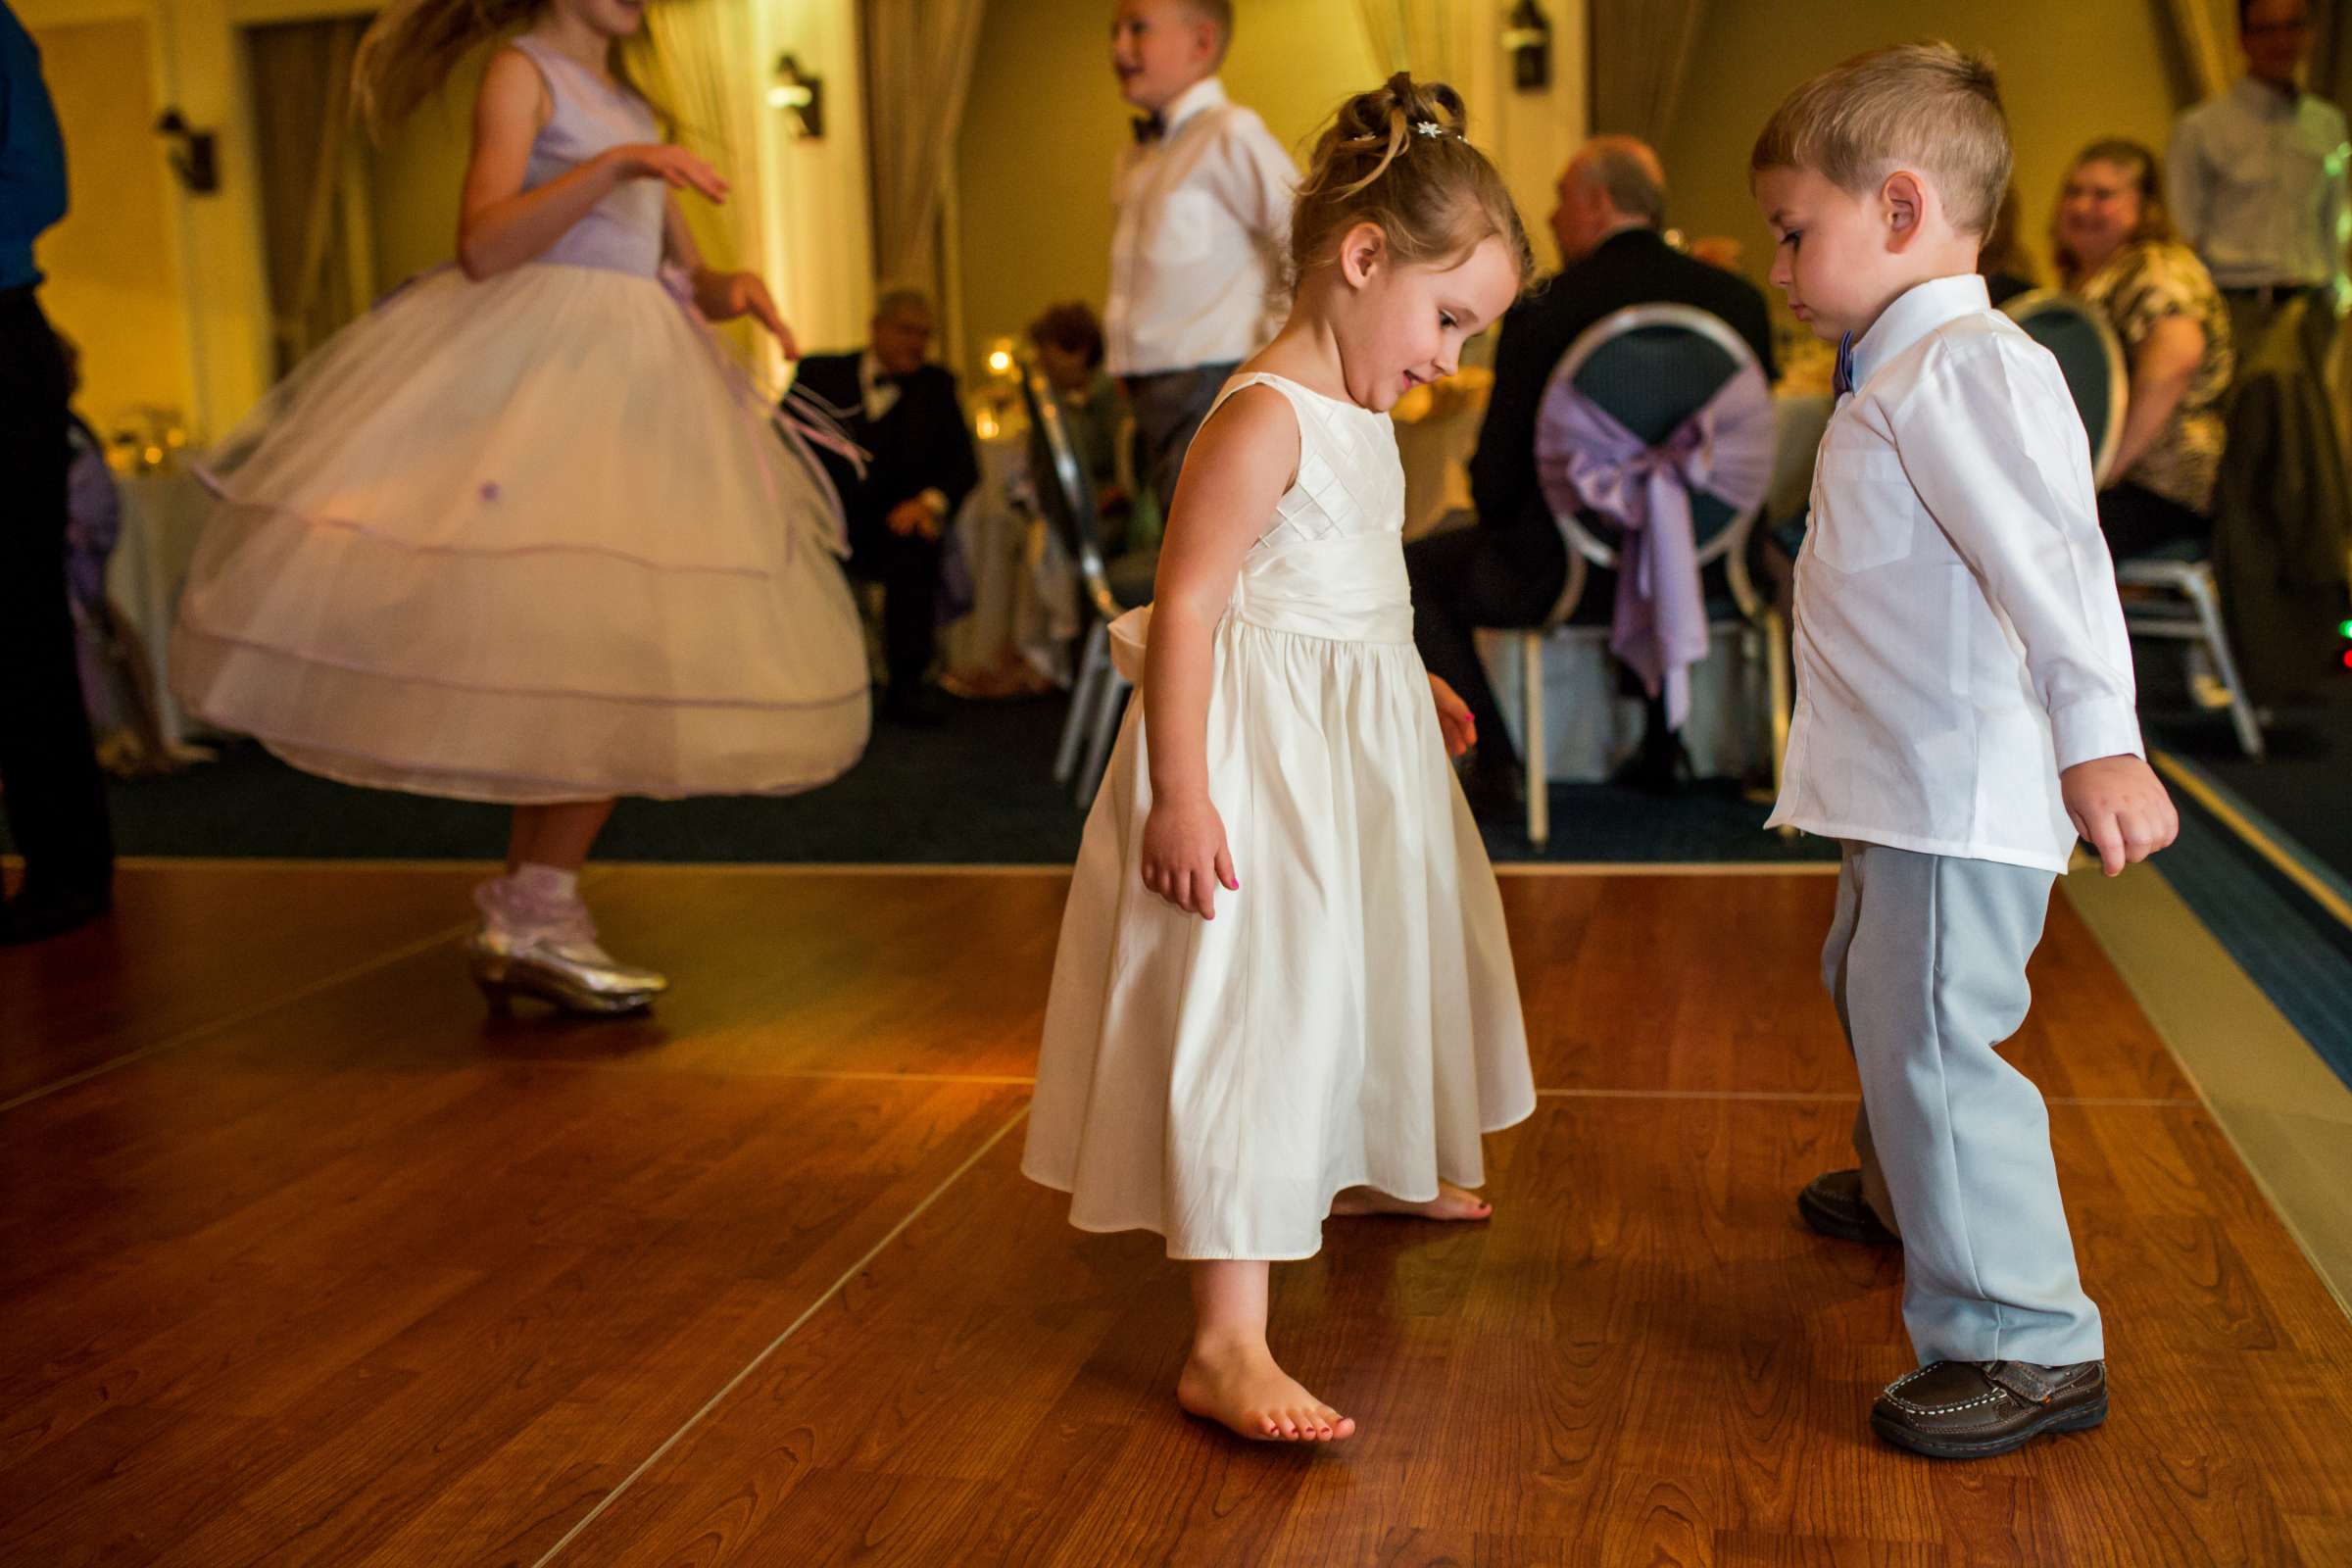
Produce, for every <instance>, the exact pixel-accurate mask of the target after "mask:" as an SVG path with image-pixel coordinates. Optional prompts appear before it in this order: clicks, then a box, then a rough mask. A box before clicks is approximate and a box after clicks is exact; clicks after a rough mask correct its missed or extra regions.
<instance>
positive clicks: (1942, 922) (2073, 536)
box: [1749, 44, 2179, 1458]
mask: <svg viewBox="0 0 2352 1568" xmlns="http://www.w3.org/2000/svg"><path fill="white" fill-rule="evenodd" d="M2009 167H2010V151H2009V134H2008V127H2007V124H2006V123H2005V121H2004V119H2003V117H2002V113H2001V106H2000V98H1999V95H1998V92H1997V90H1996V88H1995V84H1994V81H1993V76H1992V72H1991V70H1990V69H1989V68H1988V67H1987V66H1986V65H1985V64H1984V63H1983V62H1982V61H1978V60H1973V59H1970V58H1967V57H1965V56H1963V55H1961V54H1960V53H1959V52H1958V51H1956V50H1954V49H1952V48H1950V47H1949V46H1948V45H1943V44H1919V45H1911V46H1906V47H1903V48H1897V49H1887V50H1882V51H1879V52H1878V53H1875V54H1869V55H1864V56H1861V57H1859V58H1857V59H1854V60H1850V61H1847V62H1846V63H1845V64H1843V65H1841V66H1838V67H1837V68H1835V69H1833V70H1831V71H1829V72H1826V73H1823V74H1822V75H1820V76H1817V77H1815V78H1814V79H1813V80H1811V81H1809V82H1807V83H1805V84H1804V85H1803V86H1801V87H1799V88H1798V89H1797V90H1796V91H1795V92H1793V93H1791V94H1790V95H1789V98H1788V99H1787V100H1786V101H1785V102H1784V103H1783V104H1782V105H1781V107H1780V109H1779V110H1778V111H1776V112H1775V113H1774V115H1773V117H1772V119H1771V121H1770V122H1769V123H1767V124H1766V125H1765V127H1764V131H1763V134H1762V135H1761V136H1759V137H1758V138H1757V140H1756V147H1755V151H1754V154H1753V155H1752V157H1751V159H1750V162H1749V178H1750V185H1751V189H1752V190H1753V192H1754V194H1755V198H1756V204H1757V206H1758V207H1759V208H1761V209H1762V210H1763V212H1764V214H1765V217H1766V219H1767V221H1769V222H1770V223H1771V225H1772V229H1773V233H1774V236H1775V238H1776V240H1777V241H1778V248H1777V249H1776V251H1775V252H1774V259H1773V267H1772V280H1773V282H1774V283H1775V284H1777V285H1778V286H1779V287H1780V288H1782V289H1783V290H1784V291H1786V293H1787V294H1788V296H1789V304H1790V306H1791V307H1792V308H1793V309H1794V311H1795V313H1796V316H1797V319H1799V320H1802V321H1805V322H1807V323H1808V324H1809V325H1810V326H1811V327H1812V328H1813V330H1814V331H1815V332H1816V333H1818V334H1820V335H1821V336H1822V337H1824V338H1830V339H1838V340H1840V346H1839V352H1838V408H1837V412H1836V413H1835V415H1833V416H1832V417H1831V420H1830V425H1829V429H1828V432H1827V433H1826V434H1825V435H1824V437H1823V439H1822V445H1821V456H1820V459H1819V461H1818V463H1817V465H1816V467H1815V470H1814V482H1813V510H1812V523H1811V529H1810V532H1809V534H1808V536H1807V538H1806V541H1805V546H1804V549H1803V551H1802V553H1801V554H1800V556H1799V558H1798V561H1797V567H1796V619H1795V645H1796V662H1797V699H1796V713H1795V720H1794V723H1793V725H1792V727H1791V728H1790V731H1789V753H1788V762H1787V768H1786V777H1785V783H1784V787H1783V789H1782V792H1781V800H1780V806H1779V809H1777V810H1776V811H1775V812H1774V813H1773V817H1772V821H1773V823H1774V824H1775V825H1779V824H1783V823H1786V824H1789V825H1791V826H1794V827H1799V828H1803V829H1805V830H1807V831H1809V832H1814V833H1819V834H1822V835H1825V836H1827V837H1832V838H1836V839H1838V840H1839V841H1841V844H1842V846H1843V864H1842V867H1841V871H1840V875H1839V878H1838V912H1837V915H1836V918H1835V920H1834V921H1833V923H1832V926H1831V931H1830V939H1829V944H1828V947H1827V949H1826V951H1825V952H1824V954H1823V976H1824V979H1825V981H1826V983H1827V984H1828V986H1829V989H1830V992H1831V995H1832V997H1833V998H1834V999H1835V1001H1836V1002H1837V1005H1838V1017H1839V1019H1840V1021H1841V1022H1842V1023H1843V1024H1844V1026H1845V1030H1846V1036H1847V1039H1848V1042H1849V1044H1850V1045H1851V1046H1852V1049H1853V1053H1854V1059H1855V1064H1856V1066H1857V1067H1858V1068H1859V1070H1860V1073H1861V1078H1862V1112H1861V1114H1860V1115H1859V1116H1858V1117H1857V1118H1856V1121H1855V1124H1854V1145H1855V1149H1856V1152H1858V1153H1859V1154H1860V1156H1861V1168H1860V1170H1858V1171H1838V1172H1833V1173H1831V1174H1829V1175H1827V1176H1824V1177H1822V1178H1820V1179H1819V1180H1817V1181H1815V1182H1814V1183H1813V1184H1812V1185H1811V1186H1810V1187H1808V1188H1807V1189H1806V1190H1805V1193H1804V1196H1803V1197H1802V1198H1801V1199H1800V1200H1799V1203H1798V1206H1799V1208H1800V1210H1801V1211H1802V1212H1803V1214H1804V1217H1805V1219H1806V1220H1807V1222H1808V1223H1810V1224H1812V1225H1813V1227H1814V1228H1815V1229H1816V1230H1820V1231H1823V1232H1825V1233H1827V1234H1830V1235H1834V1236H1841V1237H1845V1238H1847V1239H1851V1240H1866V1241H1885V1242H1892V1241H1894V1240H1896V1239H1897V1236H1898V1235H1899V1239H1900V1241H1901V1245H1902V1248H1903V1267H1904V1290H1903V1320H1904V1324H1905V1326H1906V1327H1907V1328H1908V1329H1909V1331H1910V1334H1911V1340H1912V1346H1913V1348H1914V1349H1915V1350H1916V1351H1917V1352H1918V1357H1919V1370H1917V1371H1915V1372H1913V1373H1911V1374H1910V1375H1909V1376H1907V1377H1905V1378H1903V1379H1902V1380H1901V1381H1899V1382H1897V1383H1895V1384H1894V1385H1893V1386H1891V1387H1890V1388H1888V1389H1887V1391H1886V1392H1885V1393H1884V1394H1882V1395H1881V1396H1880V1397H1879V1398H1878V1400H1877V1402H1876V1403H1875V1404H1874V1405H1873V1406H1872V1409H1871V1425H1872V1427H1873V1428H1874V1429H1875V1430H1876V1431H1877V1432H1878V1433H1879V1434H1880V1436H1881V1437H1883V1438H1885V1439H1886V1440H1887V1441H1888V1442H1890V1443H1894V1444H1896V1445H1899V1446H1903V1447H1906V1448H1910V1449H1912V1450H1914V1451H1917V1452H1921V1453H1927V1454H1932V1455H1936V1456H1937V1457H1943V1458H1974V1457H1979V1456H1983V1455H1988V1454H1995V1453H2006V1452H2008V1451H2010V1450H2011V1449H2014V1448H2017V1447H2020V1446H2024V1445H2025V1444H2027V1443H2029V1442H2032V1441H2033V1440H2034V1438H2035V1437H2038V1436H2039V1435H2041V1434H2042V1433H2045V1432H2056V1431H2071V1430H2076V1429H2080V1428H2083V1427H2089V1426H2095V1425H2097V1424H2098V1423H2099V1422H2101V1421H2103V1420H2105V1419H2106V1416H2107V1378H2106V1367H2105V1363H2104V1361H2103V1359H2102V1357H2103V1356H2104V1354H2105V1348H2104V1343H2103V1341H2102V1338H2101V1333H2100V1325H2099V1313H2098V1308H2097V1307H2096V1306H2094V1305H2092V1304H2091V1302H2090V1299H2088V1298H2087V1297H2085V1296H2084V1295H2083V1294H2082V1284H2081V1282H2080V1280H2079V1279H2078V1277H2077V1274H2076V1269H2075V1255H2074V1245H2073V1242H2072V1240H2071V1239H2070V1237H2069V1236H2068V1233H2067V1225H2066V1212H2065V1209H2064V1207H2063V1206H2062V1205H2061V1203H2060V1201H2059V1196H2058V1174H2057V1168H2056V1165H2055V1162H2054V1161H2053V1159H2052V1157H2051V1153H2050V1139H2049V1119H2048V1112H2047V1110H2046V1108H2045V1107H2044V1105H2043V1103H2042V1100H2041V1096H2040V1094H2039V1093H2038V1092H2037V1091H2036V1090H2035V1089H2034V1085H2033V1084H2032V1083H2031V1082H2029V1081H2028V1080H2027V1079H2026V1077H2025V1076H2024V1075H2023V1074H2022V1073H2020V1072H2018V1071H2017V1069H2015V1068H2014V1067H2012V1066H2010V1065H2009V1064H2008V1063H2007V1062H2005V1061H2003V1060H2002V1059H2001V1057H2000V1056H1999V1055H1998V1054H1995V1052H1994V1049H1993V1048H1994V1047H1995V1046H1996V1045H1998V1044H1999V1043H2000V1042H2002V1041H2003V1040H2006V1039H2007V1038H2008V1037H2009V1036H2010V1035H2012V1034H2014V1033H2015V1032H2016V1030H2017V1027H2018V1026H2019V1024H2021V1023H2022V1022H2024V1020H2025V1016H2026V1009H2027V1005H2028V1003H2029V1001H2030V996H2029V992H2028V989H2027V985H2026V960H2027V958H2028V957H2029V956H2031V955H2032V953H2033V951H2034V945H2035V944H2036V943H2037V942H2039V941H2040V938H2041V928H2042V920H2043V916H2044V914H2045V913H2046V911H2047V907H2048V904H2049V895H2050V888H2051V885H2052V883H2053V881H2054V879H2055V878H2056V876H2057V875H2058V874H2059V873H2060V872H2063V871H2064V870H2065V869H2066V864H2067V860H2068V858H2069V856H2070V855H2071V854H2072V852H2073V849H2074V844H2075V839H2076V836H2077V835H2078V834H2080V835H2081V836H2082V838H2084V839H2087V840H2089V841H2090V843H2091V844H2092V845H2094V846H2095V847H2096V848H2097V850H2098V852H2099V856H2100V858H2101V860H2102V861H2103V862H2104V864H2105V868H2106V871H2107V874H2108V875H2110V876H2113V875H2115V874H2116V873H2117V872H2119V871H2121V870H2122V869H2123V868H2124V866H2125V865H2126V863H2128V862H2130V861H2133V860H2138V859H2142V858H2146V857H2147V856H2149V855H2151V854H2153V853H2154V852H2155V851H2157V850H2159V849H2162V848H2163V847H2164V846H2165V845H2167V844H2170V843H2171V842H2172V840H2173V835H2174V833H2175V832H2176V831H2177V830H2178V827H2179V820H2178V818H2177V817H2176V816H2175V814H2174V811H2173V807H2172V803H2171V801H2170V800H2169V799H2168V798H2167V797H2166V795H2165V792H2164V788H2163V786H2162V785H2161V784H2159V783H2158V782H2157V780H2156V776H2155V774H2154V773H2153V772H2151V771H2150V770H2149V768H2148V765H2147V763H2146V761H2145V760H2143V758H2144V753H2143V752H2142V749H2141V745H2140V738H2139V723H2138V719H2137V717H2136V716H2135V713H2134V711H2133V694H2132V677H2131V649H2130V646H2129V644H2128V642H2127V640H2126V636H2125V631H2124V619H2123V610H2122V607H2121V606H2120V605H2119V604H2118V602H2117V599H2116V592H2115V572H2114V567H2113V565H2112V564H2111V563H2110V561H2109V559H2108V555H2107V548H2106V545H2105V543H2104V541H2103V540H2102V539H2101V537H2100V534H2099V524H2098V515H2097V511H2096V507H2095V503H2094V499H2093V491H2092V485H2091V476H2090V452H2089V445H2088V442H2087V441H2086V440H2085V438H2084V436H2083V432H2082V418H2081V417H2080V416H2079V415H2078V414H2077V412H2076V410H2075V406H2074V403H2073V401H2072V399H2071V398H2070V396H2069V394H2068V392H2067V387H2066V382H2065V380H2064V379H2063V377H2062V376H2061V375H2060V373H2059V369H2058V366H2057V362H2056V361H2054V360H2053V359H2052V358H2051V357H2050V355H2049V354H2048V353H2047V352H2046V351H2045V350H2043V349H2042V348H2041V347H2039V346H2038V345H2037V344H2035V343H2034V341H2033V340H2032V339H2031V338H2029V337H2027V336H2026V335H2025V333H2024V332H2022V331H2020V330H2019V329H2018V328H2017V326H2016V325H2015V324H2014V323H2013V322H2011V321H2010V320H2009V319H2007V318H2006V317H2003V316H2001V315H1999V314H1997V313H1995V312H1994V311H1993V310H1992V309H1991V308H1990V306H1989V304H1988V302H1987V300H1986V297H1985V283H1984V280H1983V279H1982V278H1980V277H1979V276H1978V275H1977V271H1976V267H1977V251H1978V248H1979V246H1980V245H1981V244H1982V243H1983V241H1984V237H1985V229H1986V227H1987V226H1988V225H1989V224H1990V222H1991V221H1992V218H1993V215H1994V213H1995V212H1996V211H1997V209H1998V207H1999V204H2000V198H2001V193H2002V191H2003V190H2004V189H2005V188H2006V187H2007V184H2008V180H2009Z"/></svg>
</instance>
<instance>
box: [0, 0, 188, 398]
mask: <svg viewBox="0 0 2352 1568" xmlns="http://www.w3.org/2000/svg"><path fill="white" fill-rule="evenodd" d="M34 37H35V39H36V40H37V41H38V42H39V44H40V46H41V67H42V72H43V74H44V75H45V76H46V77H47V79H48V82H49V93H50V96H51V98H52V99H54V100H55V101H56V104H57V114H58V123H59V125H60V127H61V128H62V129H63V131H64V133H65V139H66V172H67V176H68V180H69V182H70V185H71V191H72V200H73V208H72V211H71V212H70V213H69V214H68V215H67V217H66V221H64V222H62V223H60V224H58V226H57V227H55V228H53V229H51V230H50V231H49V232H48V233H47V234H46V235H44V236H43V237H42V238H41V240H40V242H39V245H38V247H37V250H36V255H37V256H38V259H39V261H40V264H41V266H42V268H43V269H44V270H46V271H47V272H48V273H49V277H50V280H49V283H48V286H47V287H46V288H44V289H43V290H42V296H41V303H42V306H43V308H44V309H46V310H47V311H48V313H49V316H50V318H51V319H53V320H54V321H56V323H57V324H58V326H59V327H60V328H62V329H63V330H65V331H66V332H67V333H68V334H70V335H71V336H72V337H73V339H74V340H75V341H76V342H78V343H79V344H80V345H81V353H82V380H83V388H82V393H81V397H80V399H79V400H78V401H79V406H80V408H81V411H82V413H83V415H84V416H85V417H88V418H89V419H90V421H91V422H92V423H93V424H95V425H96V426H97V427H98V429H99V431H100V433H101V434H107V433H111V431H112V429H113V428H114V427H115V425H116V423H117V422H118V421H119V420H121V419H123V418H124V417H127V416H128V415H129V414H130V411H131V410H132V409H133V408H134V407H141V406H143V407H148V408H156V409H168V410H172V411H175V414H176V417H180V418H183V419H184V418H185V417H187V411H188V376H187V360H186V355H185V342H186V321H185V318H184V317H183V315H182V313H181V310H180V301H179V278H178V271H177V267H176V263H175V259H174V248H173V246H172V241H171V234H170V229H169V226H168V225H169V224H170V222H171V217H172V205H171V203H172V197H171V192H170V190H169V188H168V185H169V182H170V180H171V177H172V176H171V174H170V173H169V172H168V170H167V166H166V164H165V159H164V143H163V141H162V139H161V138H159V137H157V136H156V135H155V134H154V132H153V130H152V128H151V127H152V126H153V125H154V124H155V119H156V108H155V100H154V98H153V96H152V94H151V92H150V89H149V86H148V77H147V72H146V69H145V67H146V62H147V58H148V44H149V37H148V30H147V25H146V23H144V22H143V21H141V20H138V19H136V18H124V19H119V20H115V21H109V22H96V23H88V24H82V25H57V26H45V27H41V28H39V29H38V30H37V31H36V32H35V33H34Z"/></svg>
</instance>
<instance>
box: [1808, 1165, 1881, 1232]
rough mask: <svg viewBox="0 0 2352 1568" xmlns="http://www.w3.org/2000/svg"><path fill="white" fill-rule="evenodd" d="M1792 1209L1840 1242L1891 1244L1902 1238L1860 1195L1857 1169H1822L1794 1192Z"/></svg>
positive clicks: (1809, 1223) (1860, 1183) (1860, 1188)
mask: <svg viewBox="0 0 2352 1568" xmlns="http://www.w3.org/2000/svg"><path fill="white" fill-rule="evenodd" d="M1796 1211H1797V1213H1798V1214H1800V1215H1802V1216H1803V1217H1804V1221H1805V1223H1806V1224H1807V1225H1809V1226H1811V1227H1812V1228H1813V1229H1814V1230H1816V1231H1819V1232H1820V1233H1821V1234H1822V1235H1824V1236H1834V1237H1836V1238H1837V1239H1838V1241H1841V1242H1864V1243H1867V1244H1868V1245H1870V1246H1872V1247H1893V1246H1896V1245H1898V1244H1899V1243H1900V1242H1901V1240H1902V1238H1901V1237H1899V1236H1897V1235H1895V1234H1894V1232H1892V1231H1890V1230H1888V1229H1887V1226H1886V1224H1885V1222H1884V1221H1882V1220H1881V1219H1880V1218H1879V1216H1878V1215H1877V1213H1875V1212H1874V1211H1873V1210H1872V1208H1871V1206H1870V1203H1869V1201H1867V1200H1865V1199H1864V1198H1863V1196H1862V1173H1861V1172H1860V1171H1858V1170H1832V1171H1824V1172H1822V1173H1821V1174H1820V1175H1819V1176H1816V1177H1814V1178H1813V1179H1812V1180H1811V1181H1809V1182H1807V1183H1806V1184H1805V1190H1804V1191H1803V1192H1801V1193H1799V1194H1797V1195H1796Z"/></svg>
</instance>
